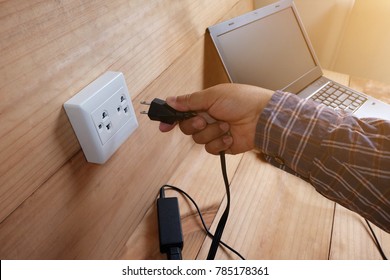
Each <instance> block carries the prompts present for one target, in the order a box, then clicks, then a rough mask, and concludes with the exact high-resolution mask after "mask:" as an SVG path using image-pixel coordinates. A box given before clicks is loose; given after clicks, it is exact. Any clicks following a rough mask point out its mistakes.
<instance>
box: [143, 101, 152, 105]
mask: <svg viewBox="0 0 390 280" xmlns="http://www.w3.org/2000/svg"><path fill="white" fill-rule="evenodd" d="M141 104H142V105H148V106H150V105H151V103H150V102H147V101H141Z"/></svg>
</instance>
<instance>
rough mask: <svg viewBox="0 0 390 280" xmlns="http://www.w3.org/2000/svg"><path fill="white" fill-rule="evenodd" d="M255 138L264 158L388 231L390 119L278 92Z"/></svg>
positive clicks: (263, 117)
mask: <svg viewBox="0 0 390 280" xmlns="http://www.w3.org/2000/svg"><path fill="white" fill-rule="evenodd" d="M255 144H256V147H257V149H259V150H260V151H261V152H262V153H263V154H264V155H265V157H266V159H267V160H268V161H269V162H271V163H273V164H274V165H277V166H278V167H280V168H282V169H284V170H286V171H288V172H291V173H294V174H296V175H298V176H300V177H301V178H303V179H305V180H307V181H308V182H310V183H311V184H312V185H313V186H314V188H315V189H316V190H317V191H318V192H319V193H321V194H322V195H324V196H325V197H327V198H329V199H331V200H333V201H335V202H337V203H339V204H341V205H343V206H344V207H346V208H348V209H350V210H352V211H354V212H357V213H358V214H360V215H361V216H363V217H364V218H366V219H368V220H370V221H371V222H373V223H374V224H376V225H377V226H379V227H380V228H382V229H383V230H385V231H387V232H390V122H389V121H385V120H380V119H359V118H357V117H354V116H353V115H350V114H347V113H345V112H343V111H335V110H333V109H330V108H328V107H326V106H325V105H322V104H318V103H316V102H314V101H312V100H309V99H301V98H299V97H298V96H296V95H294V94H291V93H285V92H281V91H277V92H275V94H274V95H273V96H272V98H271V100H270V102H269V104H268V105H267V107H266V108H265V109H264V111H263V113H262V114H261V116H260V118H259V121H258V124H257V128H256V138H255Z"/></svg>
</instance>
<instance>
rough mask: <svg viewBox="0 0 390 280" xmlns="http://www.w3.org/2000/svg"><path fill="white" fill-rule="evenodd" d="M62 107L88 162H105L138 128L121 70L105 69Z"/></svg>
mask: <svg viewBox="0 0 390 280" xmlns="http://www.w3.org/2000/svg"><path fill="white" fill-rule="evenodd" d="M64 108H65V111H66V113H67V115H68V118H69V120H70V122H71V124H72V127H73V129H74V131H75V133H76V136H77V138H78V140H79V142H80V145H81V148H82V149H83V151H84V154H85V157H86V158H87V160H88V161H89V162H93V163H100V164H102V163H104V162H106V161H107V159H108V158H110V156H111V155H112V154H113V153H114V152H115V151H116V150H117V149H118V148H119V146H120V145H122V143H123V142H124V141H125V140H126V139H127V138H128V137H129V136H130V135H131V134H132V133H133V131H134V130H135V129H136V128H137V127H138V122H137V118H136V116H135V112H134V108H133V105H132V103H131V99H130V95H129V92H128V90H127V86H126V82H125V79H124V76H123V74H122V73H120V72H106V73H105V74H103V75H102V76H100V77H99V78H98V79H96V80H95V81H93V82H92V83H91V84H89V85H88V86H87V87H85V88H84V89H82V90H81V91H80V92H79V93H77V94H76V95H75V96H73V97H72V98H71V99H69V100H68V101H67V102H65V104H64Z"/></svg>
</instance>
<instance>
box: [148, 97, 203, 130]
mask: <svg viewBox="0 0 390 280" xmlns="http://www.w3.org/2000/svg"><path fill="white" fill-rule="evenodd" d="M141 104H144V105H149V106H150V107H149V110H148V111H142V112H141V114H147V115H148V117H149V118H150V119H151V120H153V121H160V122H163V123H167V124H174V123H175V122H179V121H183V120H186V119H190V118H192V117H195V116H196V115H197V114H196V112H191V111H188V112H180V111H177V110H175V109H173V108H172V107H171V106H169V105H168V104H167V103H166V102H165V101H164V100H162V99H159V98H155V99H153V101H152V102H151V103H149V102H145V101H142V102H141Z"/></svg>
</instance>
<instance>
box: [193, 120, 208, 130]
mask: <svg viewBox="0 0 390 280" xmlns="http://www.w3.org/2000/svg"><path fill="white" fill-rule="evenodd" d="M192 127H193V128H195V129H203V128H205V127H206V122H205V121H204V119H202V118H194V120H193V122H192Z"/></svg>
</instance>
